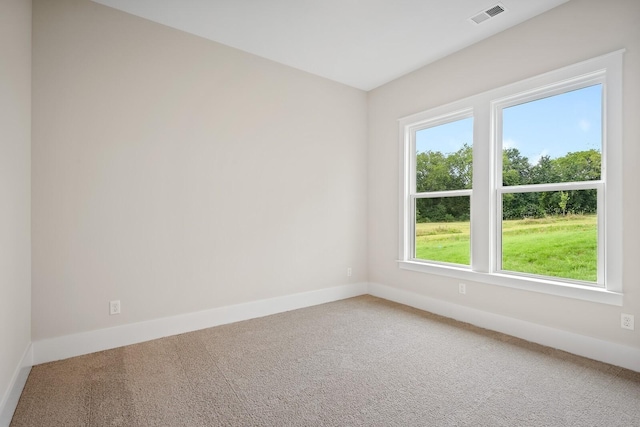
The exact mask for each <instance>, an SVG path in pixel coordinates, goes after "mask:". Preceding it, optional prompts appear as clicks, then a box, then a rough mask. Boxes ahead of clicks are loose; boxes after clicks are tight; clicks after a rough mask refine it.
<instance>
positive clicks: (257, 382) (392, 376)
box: [11, 296, 640, 427]
mask: <svg viewBox="0 0 640 427" xmlns="http://www.w3.org/2000/svg"><path fill="white" fill-rule="evenodd" d="M11 425H12V426H14V427H17V426H48V427H49V426H607V427H610V426H640V373H635V372H632V371H628V370H625V369H622V368H617V367H614V366H610V365H606V364H602V363H598V362H594V361H591V360H587V359H584V358H581V357H577V356H572V355H569V354H567V353H564V352H561V351H557V350H553V349H550V348H546V347H542V346H538V345H535V344H531V343H528V342H525V341H522V340H518V339H516V338H512V337H508V336H505V335H501V334H498V333H493V332H488V331H486V330H482V329H479V328H475V327H472V326H470V325H467V324H462V323H459V322H455V321H451V320H448V319H444V318H441V317H438V316H434V315H432V314H429V313H425V312H422V311H419V310H414V309H411V308H408V307H405V306H402V305H398V304H394V303H391V302H388V301H384V300H381V299H377V298H374V297H371V296H365V297H358V298H353V299H349V300H344V301H338V302H335V303H330V304H324V305H321V306H316V307H311V308H306V309H302V310H297V311H292V312H288V313H283V314H278V315H274V316H269V317H265V318H261V319H255V320H249V321H245V322H240V323H235V324H232V325H226V326H220V327H216V328H211V329H206V330H203V331H198V332H193V333H189V334H184V335H179V336H174V337H169V338H164V339H160V340H155V341H151V342H147V343H143V344H137V345H132V346H129V347H123V348H119V349H115V350H109V351H104V352H100V353H95V354H91V355H87V356H81V357H76V358H73V359H68V360H64V361H59V362H54V363H47V364H43V365H39V366H36V367H34V368H33V370H32V371H31V375H30V376H29V379H28V381H27V385H26V387H25V389H24V392H23V395H22V397H21V399H20V402H19V404H18V407H17V410H16V413H15V416H14V418H13V422H12V424H11Z"/></svg>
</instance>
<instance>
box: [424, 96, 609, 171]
mask: <svg viewBox="0 0 640 427" xmlns="http://www.w3.org/2000/svg"><path fill="white" fill-rule="evenodd" d="M601 96H602V86H601V85H594V86H589V87H586V88H583V89H578V90H574V91H571V92H566V93H563V94H561V95H556V96H552V97H549V98H543V99H538V100H535V101H531V102H527V103H524V104H519V105H515V106H513V107H509V108H505V109H504V110H503V128H502V136H503V139H502V143H503V147H504V148H517V149H518V150H519V151H520V154H522V155H523V156H525V157H527V158H528V159H529V163H531V164H535V163H537V162H538V159H540V157H541V156H544V155H548V156H550V157H551V158H558V157H562V156H564V155H566V154H567V153H570V152H576V151H584V150H590V149H596V150H598V151H601V150H602V119H601V117H602V102H601ZM472 139H473V119H472V118H468V119H463V120H458V121H455V122H452V123H447V124H445V125H440V126H436V127H432V128H429V129H424V130H421V131H419V132H417V134H416V150H417V152H422V151H427V150H432V151H440V152H442V153H443V154H448V153H453V152H455V151H457V150H458V149H460V147H462V145H463V144H465V143H467V144H469V145H472Z"/></svg>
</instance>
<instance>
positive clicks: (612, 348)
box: [369, 283, 640, 372]
mask: <svg viewBox="0 0 640 427" xmlns="http://www.w3.org/2000/svg"><path fill="white" fill-rule="evenodd" d="M369 294H371V295H373V296H376V297H379V298H383V299H386V300H389V301H394V302H398V303H400V304H404V305H408V306H410V307H414V308H418V309H420V310H424V311H428V312H431V313H434V314H439V315H441V316H444V317H449V318H452V319H456V320H460V321H462V322H466V323H471V324H472V325H475V326H479V327H481V328H485V329H490V330H492V331H497V332H502V333H504V334H507V335H511V336H514V337H518V338H522V339H524V340H527V341H531V342H535V343H538V344H542V345H545V346H548V347H552V348H556V349H559V350H564V351H566V352H569V353H573V354H577V355H579V356H583V357H587V358H589V359H594V360H598V361H600V362H605V363H609V364H611V365H616V366H621V367H623V368H627V369H631V370H633V371H636V372H640V349H637V348H634V347H629V346H626V345H622V344H616V343H612V342H610V341H604V340H601V339H597V338H592V337H587V336H585V335H580V334H576V333H573V332H567V331H562V330H560V329H555V328H550V327H548V326H542V325H538V324H536V323H531V322H527V321H524V320H518V319H514V318H512V317H507V316H502V315H499V314H494V313H490V312H487V311H482V310H477V309H474V308H470V307H465V306H462V305H458V304H453V303H450V302H446V301H441V300H437V299H434V298H429V297H426V296H423V295H420V294H416V293H414V292H409V291H405V290H402V289H397V288H392V287H390V286H386V285H380V284H376V283H370V284H369Z"/></svg>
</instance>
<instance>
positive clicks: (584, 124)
mask: <svg viewBox="0 0 640 427" xmlns="http://www.w3.org/2000/svg"><path fill="white" fill-rule="evenodd" d="M578 127H579V128H580V130H581V131H582V132H589V129H591V123H590V122H589V121H588V120H587V119H582V120H580V121H579V122H578Z"/></svg>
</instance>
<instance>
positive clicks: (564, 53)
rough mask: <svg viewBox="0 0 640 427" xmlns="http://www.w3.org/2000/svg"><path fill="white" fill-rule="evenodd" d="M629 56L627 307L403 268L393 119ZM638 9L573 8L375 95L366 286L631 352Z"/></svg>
mask: <svg viewBox="0 0 640 427" xmlns="http://www.w3.org/2000/svg"><path fill="white" fill-rule="evenodd" d="M621 48H626V49H627V53H626V54H625V67H624V92H625V98H624V111H625V115H624V118H623V120H624V141H623V151H624V159H625V160H624V164H623V165H621V166H622V167H623V173H624V189H623V190H624V230H625V240H624V254H625V255H624V260H623V262H624V292H625V298H624V306H623V307H616V306H608V305H602V304H595V303H589V302H584V301H577V300H571V299H567V298H562V297H555V296H550V295H544V294H539V293H532V292H526V291H520V290H516V289H511V288H504V287H497V286H490V285H485V284H479V283H469V284H468V285H467V294H466V295H465V296H461V295H459V294H458V287H457V283H458V280H454V279H450V278H446V277H442V276H435V275H427V274H421V273H416V272H408V271H405V270H400V269H398V266H397V264H396V259H397V257H398V221H399V217H398V210H399V209H398V200H399V193H398V192H399V163H398V161H399V160H398V154H399V145H398V144H399V143H398V124H397V119H398V118H400V117H403V116H406V115H409V114H412V113H417V112H420V111H424V110H426V109H429V108H431V107H435V106H439V105H442V104H446V103H448V102H452V101H455V100H458V99H461V98H464V97H467V96H471V95H474V94H477V93H480V92H483V91H485V90H488V89H492V88H496V87H500V86H503V85H506V84H508V83H512V82H516V81H519V80H522V79H525V78H527V77H531V76H534V75H537V74H540V73H543V72H546V71H550V70H554V69H557V68H560V67H563V66H565V65H570V64H573V63H576V62H579V61H581V60H586V59H589V58H592V57H595V56H598V55H601V54H605V53H608V52H611V51H614V50H617V49H621ZM639 114H640V2H638V1H637V0H616V1H611V2H602V1H596V0H574V1H571V2H568V3H566V4H564V5H562V6H560V7H558V8H556V9H553V10H551V11H549V12H547V13H545V14H543V15H540V16H538V17H536V18H534V19H531V20H529V21H527V22H525V23H523V24H521V25H518V26H516V27H513V28H511V29H509V30H507V31H504V32H502V33H500V34H498V35H496V36H494V37H492V38H490V39H487V40H485V41H483V42H480V43H478V44H476V45H474V46H471V47H469V48H467V49H464V50H462V51H460V52H458V53H456V54H454V55H451V56H449V57H447V58H444V59H443V60H441V61H438V62H436V63H434V64H432V65H429V66H427V67H425V68H422V69H420V70H418V71H416V72H414V73H411V74H409V75H407V76H404V77H402V78H399V79H397V80H395V81H393V82H391V83H389V84H387V85H385V86H382V87H380V88H378V89H376V90H374V91H372V92H370V93H369V135H370V138H369V171H370V172H369V265H370V268H369V275H370V277H369V279H370V281H371V282H375V283H381V284H386V285H390V286H395V287H398V288H402V289H406V290H410V291H414V292H418V293H420V294H423V295H426V296H429V297H433V298H437V299H441V300H445V301H450V302H453V303H457V304H462V305H467V306H471V307H473V308H477V309H480V310H485V311H489V312H494V313H498V314H503V315H507V316H511V317H514V318H518V319H523V320H527V321H531V322H535V323H538V324H541V325H546V326H551V327H554V328H558V329H562V330H567V331H572V332H577V333H580V334H584V335H587V336H592V337H596V338H602V339H605V340H609V341H614V342H619V343H623V344H627V345H630V346H634V347H640V338H639V337H640V335H638V331H637V330H636V331H635V332H632V331H628V330H623V329H621V328H620V313H621V312H626V313H632V314H633V313H635V315H636V317H638V316H639V315H640V281H639V280H638V279H637V277H638V274H637V270H636V267H637V264H638V259H639V258H640V222H639V221H638V220H637V212H638V211H640V198H639V195H640V193H639V192H638V191H637V183H638V182H640V168H638V165H637V162H638V159H639V158H640V149H639V143H638V141H640V128H639V123H640V121H639V120H638V116H639Z"/></svg>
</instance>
